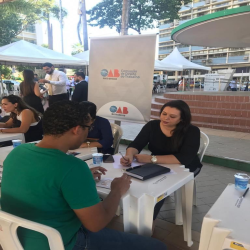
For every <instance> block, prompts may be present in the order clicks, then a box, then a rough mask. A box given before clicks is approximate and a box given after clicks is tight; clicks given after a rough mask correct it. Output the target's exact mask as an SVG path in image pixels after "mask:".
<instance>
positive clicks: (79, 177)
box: [1, 100, 166, 250]
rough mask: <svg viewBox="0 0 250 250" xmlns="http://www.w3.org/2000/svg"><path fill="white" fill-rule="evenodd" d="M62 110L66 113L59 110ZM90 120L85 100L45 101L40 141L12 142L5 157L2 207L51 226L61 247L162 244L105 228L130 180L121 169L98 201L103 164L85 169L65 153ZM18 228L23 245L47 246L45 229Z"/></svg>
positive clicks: (29, 248) (30, 249) (148, 248)
mask: <svg viewBox="0 0 250 250" xmlns="http://www.w3.org/2000/svg"><path fill="white" fill-rule="evenodd" d="M65 111H66V114H67V115H62V114H64V113H65ZM91 123H92V122H91V119H90V117H89V114H88V113H87V110H86V109H85V108H84V106H81V105H79V104H76V103H74V102H71V101H67V100H65V101H61V102H56V103H54V104H53V105H52V106H51V107H49V108H48V109H47V110H46V111H45V113H44V120H43V128H44V137H43V139H42V141H41V142H39V143H38V144H33V143H27V144H22V145H20V146H18V147H16V148H15V149H13V150H12V151H11V153H10V154H9V155H8V156H7V158H6V160H5V161H4V164H3V168H4V171H3V177H2V197H1V205H2V210H3V211H5V212H8V213H11V214H14V215H16V216H20V217H22V218H25V219H28V220H31V221H35V222H38V223H41V224H44V225H47V226H50V227H53V228H55V229H56V230H58V231H59V233H60V234H61V236H62V240H63V244H64V247H65V250H81V249H104V250H106V249H119V250H125V249H126V250H127V249H131V250H133V249H134V250H137V249H144V250H152V249H157V250H163V249H164V250H166V246H165V245H164V244H163V243H161V242H160V241H158V240H155V239H151V238H147V237H143V236H139V235H133V234H126V233H123V232H118V231H115V230H111V229H108V228H105V227H106V225H107V224H108V223H109V222H110V221H111V220H112V218H113V217H114V216H115V213H116V210H117V207H118V205H119V202H120V199H121V197H122V196H123V195H124V194H125V193H126V192H127V190H128V189H129V188H130V183H131V180H130V177H128V176H127V175H125V174H124V175H123V176H122V177H120V178H115V179H114V180H113V182H112V184H111V191H110V193H109V195H108V196H107V198H106V199H105V200H104V201H103V202H100V198H99V197H98V194H97V190H96V184H95V180H94V178H95V177H100V175H101V173H105V169H104V168H101V167H96V168H93V169H89V168H88V165H87V164H86V163H85V162H84V161H82V160H80V159H78V158H76V157H74V156H72V155H67V154H66V153H67V151H68V150H73V149H77V148H79V146H80V145H81V143H82V141H83V140H84V139H86V138H87V135H88V130H89V128H90V126H91ZM91 172H92V173H91ZM17 234H18V237H19V239H20V242H21V244H22V246H23V248H24V249H25V250H34V249H35V250H49V245H48V240H47V238H46V237H45V236H44V235H42V234H40V233H38V232H34V231H31V230H27V229H24V228H21V227H19V228H18V230H17Z"/></svg>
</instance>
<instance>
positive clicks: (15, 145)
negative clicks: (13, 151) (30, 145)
mask: <svg viewBox="0 0 250 250" xmlns="http://www.w3.org/2000/svg"><path fill="white" fill-rule="evenodd" d="M12 143H13V148H16V147H17V146H19V145H21V144H22V140H12Z"/></svg>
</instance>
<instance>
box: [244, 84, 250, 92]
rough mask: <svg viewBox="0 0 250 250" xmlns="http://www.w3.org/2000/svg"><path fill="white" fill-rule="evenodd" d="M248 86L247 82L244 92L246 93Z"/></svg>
mask: <svg viewBox="0 0 250 250" xmlns="http://www.w3.org/2000/svg"><path fill="white" fill-rule="evenodd" d="M248 86H249V82H247V83H246V87H245V89H244V91H248Z"/></svg>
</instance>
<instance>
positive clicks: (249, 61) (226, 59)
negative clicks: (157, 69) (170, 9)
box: [159, 0, 250, 81]
mask: <svg viewBox="0 0 250 250" xmlns="http://www.w3.org/2000/svg"><path fill="white" fill-rule="evenodd" d="M246 5H250V0H193V1H192V2H190V3H189V4H187V5H185V6H182V8H181V9H180V11H179V17H180V19H179V20H174V21H173V22H170V21H169V20H162V21H160V27H159V60H162V59H164V58H165V57H166V56H168V55H169V54H170V53H171V52H172V50H173V49H174V48H175V47H177V48H178V50H179V51H180V52H181V53H182V55H183V56H184V57H186V58H187V59H189V60H191V61H192V62H194V63H197V64H201V65H204V66H209V67H211V68H212V70H213V71H216V70H218V69H235V70H236V71H235V74H234V77H237V78H238V79H240V78H242V81H247V80H250V79H249V75H250V48H208V47H200V46H189V45H185V44H180V43H176V42H175V41H173V40H171V32H172V30H173V29H174V28H176V27H177V26H179V25H181V24H183V23H184V22H187V21H189V20H191V19H193V18H197V17H200V16H203V15H207V14H210V13H214V12H217V11H222V10H226V9H231V8H237V7H242V6H246ZM205 73H206V72H202V71H198V70H196V71H192V73H191V74H192V77H196V78H197V77H198V78H199V77H200V78H202V77H204V74H205ZM178 74H179V75H180V74H181V73H177V72H176V73H170V74H169V78H170V79H171V78H172V79H177V78H178ZM185 74H188V73H187V72H184V75H185Z"/></svg>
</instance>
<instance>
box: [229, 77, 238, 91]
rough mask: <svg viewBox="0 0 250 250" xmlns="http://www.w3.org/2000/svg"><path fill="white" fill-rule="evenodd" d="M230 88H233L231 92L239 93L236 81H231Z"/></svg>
mask: <svg viewBox="0 0 250 250" xmlns="http://www.w3.org/2000/svg"><path fill="white" fill-rule="evenodd" d="M230 87H231V90H232V91H237V83H236V79H233V81H231V83H230Z"/></svg>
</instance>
